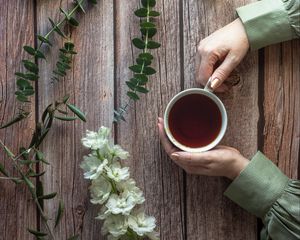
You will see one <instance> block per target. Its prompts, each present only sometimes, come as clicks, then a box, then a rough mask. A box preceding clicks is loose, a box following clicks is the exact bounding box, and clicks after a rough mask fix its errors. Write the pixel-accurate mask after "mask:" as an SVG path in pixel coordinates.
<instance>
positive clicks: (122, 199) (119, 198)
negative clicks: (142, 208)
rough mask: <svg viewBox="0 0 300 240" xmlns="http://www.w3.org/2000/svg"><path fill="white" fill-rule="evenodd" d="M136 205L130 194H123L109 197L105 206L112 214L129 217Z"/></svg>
mask: <svg viewBox="0 0 300 240" xmlns="http://www.w3.org/2000/svg"><path fill="white" fill-rule="evenodd" d="M136 204H137V202H136V199H135V198H134V196H133V195H132V194H130V192H123V193H121V194H120V195H117V194H112V195H110V197H109V199H108V201H107V203H106V204H105V206H106V207H107V208H108V211H109V212H111V213H112V214H122V215H129V214H130V212H131V210H132V209H133V208H134V206H135V205H136Z"/></svg>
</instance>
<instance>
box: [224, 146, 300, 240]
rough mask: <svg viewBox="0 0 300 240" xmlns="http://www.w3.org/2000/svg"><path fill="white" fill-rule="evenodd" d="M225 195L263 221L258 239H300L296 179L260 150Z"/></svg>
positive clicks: (299, 191) (299, 187)
mask: <svg viewBox="0 0 300 240" xmlns="http://www.w3.org/2000/svg"><path fill="white" fill-rule="evenodd" d="M224 194H225V196H227V197H228V198H230V199H231V200H232V201H234V202H235V203H237V204H238V205H240V206H241V207H242V208H244V209H246V210H247V211H249V212H250V213H252V214H254V215H256V216H257V217H259V218H261V219H262V220H263V223H264V225H265V227H264V229H263V230H262V232H261V239H262V240H264V239H272V240H281V239H289V240H296V239H300V181H297V180H291V179H289V178H288V177H287V176H285V175H284V174H283V173H282V172H281V171H280V170H279V169H278V168H277V167H276V165H274V164H273V163H272V162H271V161H270V160H268V159H267V158H266V157H265V156H264V155H263V154H262V153H261V152H258V153H257V154H256V155H255V156H254V157H253V158H252V160H251V161H250V163H249V164H248V166H247V167H246V168H245V169H244V170H243V171H242V172H241V173H240V175H239V176H238V177H237V178H236V179H235V180H234V181H233V182H232V183H231V185H230V186H229V187H228V188H227V190H226V191H225V193H224Z"/></svg>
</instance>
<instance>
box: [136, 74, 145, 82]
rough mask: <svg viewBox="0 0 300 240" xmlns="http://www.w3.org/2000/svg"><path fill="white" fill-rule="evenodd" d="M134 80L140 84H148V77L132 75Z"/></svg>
mask: <svg viewBox="0 0 300 240" xmlns="http://www.w3.org/2000/svg"><path fill="white" fill-rule="evenodd" d="M134 78H136V79H138V81H139V83H140V84H145V83H147V82H148V77H147V76H146V75H145V74H134Z"/></svg>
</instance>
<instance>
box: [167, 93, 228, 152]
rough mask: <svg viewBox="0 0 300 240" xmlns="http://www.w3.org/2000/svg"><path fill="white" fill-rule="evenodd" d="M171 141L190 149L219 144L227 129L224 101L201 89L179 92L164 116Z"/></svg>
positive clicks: (181, 147)
mask: <svg viewBox="0 0 300 240" xmlns="http://www.w3.org/2000/svg"><path fill="white" fill-rule="evenodd" d="M164 123H165V130H166V133H167V136H168V138H169V139H170V141H171V142H172V143H173V144H174V145H175V146H177V147H178V148H180V149H182V150H184V151H189V152H202V151H207V150H209V149H211V148H213V147H214V146H216V145H217V144H218V143H219V142H220V141H221V139H222V137H223V136H224V134H225V131H226V128H227V114H226V110H225V107H224V105H223V103H222V102H221V100H220V99H219V98H218V97H217V96H216V95H214V94H213V93H211V92H209V91H207V90H204V89H199V88H192V89H187V90H185V91H183V92H180V93H179V94H177V95H176V96H175V97H174V98H173V99H172V100H171V101H170V103H169V104H168V106H167V109H166V112H165V116H164Z"/></svg>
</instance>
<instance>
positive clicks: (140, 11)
mask: <svg viewBox="0 0 300 240" xmlns="http://www.w3.org/2000/svg"><path fill="white" fill-rule="evenodd" d="M147 13H148V10H147V8H140V9H138V10H136V11H135V12H134V14H135V15H136V16H137V17H147Z"/></svg>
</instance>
